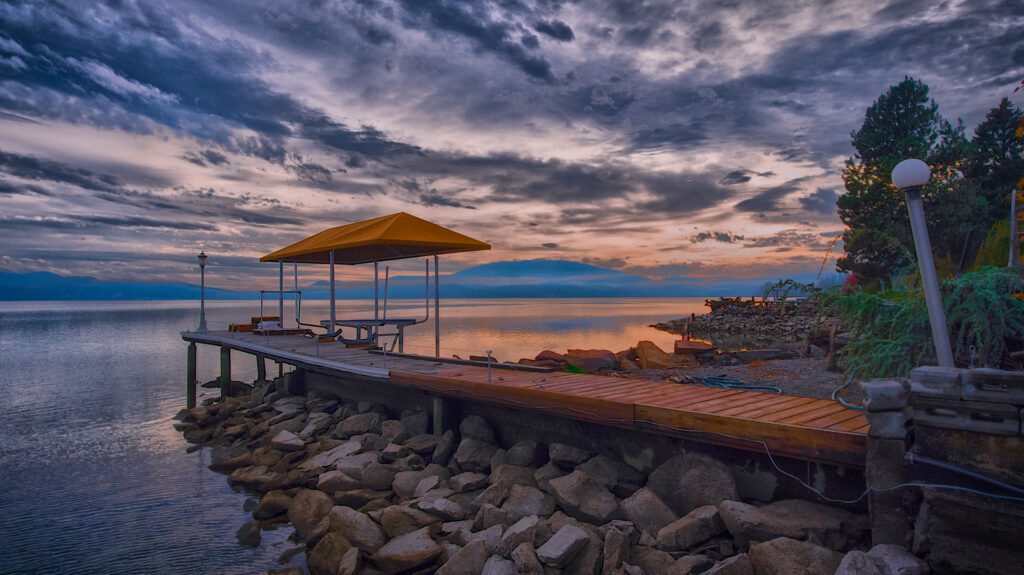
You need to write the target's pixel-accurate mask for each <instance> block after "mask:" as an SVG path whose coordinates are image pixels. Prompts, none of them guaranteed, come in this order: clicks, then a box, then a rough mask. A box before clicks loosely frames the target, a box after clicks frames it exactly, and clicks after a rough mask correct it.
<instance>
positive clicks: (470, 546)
mask: <svg viewBox="0 0 1024 575" xmlns="http://www.w3.org/2000/svg"><path fill="white" fill-rule="evenodd" d="M486 562H487V544H486V543H484V541H483V540H482V539H477V540H476V541H470V542H469V543H467V544H466V546H465V547H463V548H462V549H459V550H458V551H456V552H455V554H454V555H452V556H451V557H450V558H449V559H448V561H446V562H445V564H444V565H442V566H441V568H440V569H438V570H437V572H436V573H437V575H479V574H480V573H481V572H482V571H483V569H484V563H486Z"/></svg>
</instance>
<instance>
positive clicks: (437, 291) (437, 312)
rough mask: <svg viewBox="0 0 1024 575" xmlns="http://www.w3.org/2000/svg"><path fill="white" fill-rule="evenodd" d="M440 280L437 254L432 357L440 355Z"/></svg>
mask: <svg viewBox="0 0 1024 575" xmlns="http://www.w3.org/2000/svg"><path fill="white" fill-rule="evenodd" d="M440 284H441V282H440V280H438V275H437V255H435V256H434V357H441V304H440V301H439V298H440V297H441V290H440Z"/></svg>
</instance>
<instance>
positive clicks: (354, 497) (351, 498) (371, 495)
mask: <svg viewBox="0 0 1024 575" xmlns="http://www.w3.org/2000/svg"><path fill="white" fill-rule="evenodd" d="M390 496H391V492H390V491H374V490H372V489H353V490H352V491H337V492H335V493H334V502H335V503H337V504H338V505H344V506H346V507H351V508H352V509H361V508H362V507H364V506H366V505H367V504H369V503H370V502H371V501H376V500H386V499H387V498H388V497H390Z"/></svg>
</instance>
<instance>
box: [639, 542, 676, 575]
mask: <svg viewBox="0 0 1024 575" xmlns="http://www.w3.org/2000/svg"><path fill="white" fill-rule="evenodd" d="M629 562H630V563H632V564H634V565H638V566H639V567H640V568H641V569H643V570H644V573H667V572H668V570H669V569H671V568H672V565H673V564H674V563H675V559H673V558H672V556H671V555H669V554H668V553H665V552H664V551H661V550H660V549H655V548H654V547H648V546H646V545H634V546H633V547H632V548H630V550H629Z"/></svg>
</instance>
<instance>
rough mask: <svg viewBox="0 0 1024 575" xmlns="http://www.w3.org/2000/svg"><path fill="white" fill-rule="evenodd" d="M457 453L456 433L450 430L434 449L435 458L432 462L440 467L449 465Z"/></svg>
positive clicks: (432, 457)
mask: <svg viewBox="0 0 1024 575" xmlns="http://www.w3.org/2000/svg"><path fill="white" fill-rule="evenodd" d="M454 453H455V432H454V431H452V430H450V429H449V430H448V431H446V432H444V435H442V436H441V439H440V440H438V442H437V445H436V446H435V447H434V453H433V456H431V458H430V460H431V461H433V462H434V463H437V464H438V465H448V461H449V460H450V459H451V458H452V455H453V454H454Z"/></svg>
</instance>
